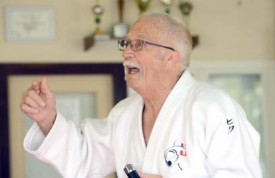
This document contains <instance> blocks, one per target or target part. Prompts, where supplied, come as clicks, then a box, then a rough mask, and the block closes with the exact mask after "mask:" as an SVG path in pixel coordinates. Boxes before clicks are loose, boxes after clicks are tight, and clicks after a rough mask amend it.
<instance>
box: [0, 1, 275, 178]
mask: <svg viewBox="0 0 275 178" xmlns="http://www.w3.org/2000/svg"><path fill="white" fill-rule="evenodd" d="M147 1H148V0H144V2H146V3H148V4H144V5H143V6H141V5H142V3H144V2H143V0H140V1H138V0H124V1H122V0H58V1H54V0H40V1H35V0H0V8H1V18H0V24H1V25H0V66H1V65H4V64H25V65H28V64H47V63H56V64H60V63H62V64H69V63H83V64H86V63H94V64H97V63H106V64H108V63H122V57H121V53H120V52H119V51H118V50H117V42H116V40H117V39H118V38H122V37H123V34H124V31H125V29H126V27H129V26H131V25H132V24H133V23H134V21H135V20H136V19H137V18H138V17H139V15H140V13H141V12H140V11H141V10H144V11H160V12H166V13H170V14H172V15H174V16H177V17H178V18H180V19H182V20H183V21H185V23H186V24H187V25H188V28H189V30H190V32H191V34H192V35H193V37H194V40H196V45H195V46H194V49H193V52H192V56H191V65H190V70H191V72H192V74H193V75H194V76H195V77H196V78H197V79H199V80H203V81H208V82H211V83H213V84H215V85H217V86H219V87H221V88H223V89H224V90H226V91H227V92H228V93H229V94H230V95H231V96H232V97H234V98H235V99H236V100H237V101H238V102H239V103H240V104H241V105H242V106H243V107H244V109H245V110H246V113H247V115H248V119H249V120H250V122H251V123H252V124H253V125H254V127H255V128H256V129H257V130H258V132H259V133H260V134H261V141H262V142H261V155H260V159H261V165H262V168H263V172H264V178H273V177H275V170H274V168H275V167H274V165H275V153H274V151H275V139H274V138H273V135H274V134H275V131H274V129H273V126H275V109H274V106H275V95H274V89H275V77H274V76H275V1H274V0H261V1H260V0H208V1H206V0H151V1H148V2H147ZM120 3H123V6H120V5H121V4H120ZM138 3H140V6H138ZM145 6H146V8H145ZM119 7H120V8H119ZM121 7H123V8H121ZM119 14H120V15H119ZM119 22H120V23H119ZM119 24H120V25H119ZM121 24H123V25H121ZM0 70H1V67H0ZM0 72H1V71H0ZM12 81H13V80H11V81H8V82H12ZM15 81H17V80H15ZM68 85H70V84H66V86H68ZM9 86H14V85H13V84H9ZM0 87H4V86H0ZM19 87H20V86H19ZM23 89H24V88H23ZM9 90H10V88H9ZM128 91H129V93H128V94H129V95H131V93H132V91H131V90H128ZM9 99H11V97H9ZM9 102H10V103H12V102H13V101H9ZM14 110H17V111H16V112H18V108H17V106H16V108H14V107H9V112H10V113H13V112H15V111H14ZM0 119H1V118H0ZM20 122H21V121H20ZM9 124H10V125H11V123H9ZM12 124H13V125H16V124H17V123H16V121H15V122H13V123H12ZM21 124H22V123H21ZM23 125H26V123H25V124H24V123H23ZM27 125H30V124H27ZM19 134H21V135H24V132H22V133H19ZM11 135H12V134H11ZM22 137H23V136H22ZM12 139H14V138H11V140H12ZM21 141H22V138H21V140H20V139H19V141H18V140H14V142H19V145H20V144H21ZM10 142H13V141H10ZM10 149H13V150H17V149H20V150H22V149H21V148H17V147H16V148H15V146H13V145H12V143H11V146H10ZM13 152H16V151H11V152H10V154H11V156H10V157H15V156H14V155H13ZM27 157H28V156H22V159H21V158H20V159H21V160H20V159H19V160H20V161H21V162H22V164H21V163H20V165H21V167H22V165H23V168H19V169H20V171H18V170H17V167H16V166H14V165H13V164H17V163H15V161H10V164H11V165H10V167H11V172H13V173H11V175H10V176H11V177H12V178H19V177H22V178H32V177H35V176H32V175H31V174H32V173H29V172H28V171H31V170H32V169H30V168H29V167H30V166H29V164H27V165H28V166H26V167H25V168H24V165H25V163H24V162H25V159H26V160H28V159H32V158H27ZM15 160H16V159H15ZM16 162H17V161H16ZM35 164H36V163H35ZM1 168H2V166H1ZM49 169H50V168H49ZM1 171H3V170H1ZM38 173H40V174H41V172H38ZM33 174H34V175H35V174H36V173H33ZM0 175H4V174H0ZM45 175H46V174H45ZM50 175H51V177H55V176H56V177H58V175H55V174H54V173H53V174H50Z"/></svg>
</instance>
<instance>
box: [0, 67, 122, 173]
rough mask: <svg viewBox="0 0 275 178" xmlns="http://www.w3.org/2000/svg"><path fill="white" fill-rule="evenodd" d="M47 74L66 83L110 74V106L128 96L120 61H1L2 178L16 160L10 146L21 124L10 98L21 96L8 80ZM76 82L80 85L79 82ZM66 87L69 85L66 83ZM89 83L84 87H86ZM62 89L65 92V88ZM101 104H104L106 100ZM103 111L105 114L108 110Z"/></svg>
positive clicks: (18, 150) (0, 144)
mask: <svg viewBox="0 0 275 178" xmlns="http://www.w3.org/2000/svg"><path fill="white" fill-rule="evenodd" d="M45 75H46V76H48V77H49V78H51V77H56V76H57V77H59V78H61V79H62V80H68V81H67V82H72V79H70V78H67V77H76V78H77V80H82V83H83V82H85V81H86V79H85V77H87V78H89V77H95V78H97V77H102V76H103V77H106V76H109V77H110V76H111V85H112V86H107V87H104V88H107V89H108V90H111V93H112V97H113V98H112V100H113V102H112V103H111V105H112V106H113V105H114V104H116V103H117V102H119V101H120V100H121V99H123V98H125V97H126V91H127V90H126V84H125V81H124V70H123V66H122V64H117V63H112V64H81V63H77V64H0V86H1V88H0V106H1V107H0V119H1V124H0V132H1V135H0V137H1V138H0V146H1V150H0V151H1V152H0V158H1V159H0V161H1V164H0V166H1V169H0V171H1V172H0V177H11V165H12V163H13V161H14V157H16V156H14V153H13V152H14V151H13V152H12V149H13V148H11V147H14V145H13V146H11V145H12V144H14V139H13V138H15V137H16V136H14V135H13V134H14V133H12V132H11V131H12V130H14V128H11V127H13V126H11V125H17V124H18V123H16V122H18V121H15V120H13V119H11V116H12V115H13V113H12V112H14V109H13V110H12V111H11V109H10V108H11V107H17V108H15V110H19V106H15V105H17V104H18V103H16V104H14V103H13V104H12V103H11V102H10V100H11V97H15V98H18V96H19V95H17V96H13V94H12V92H11V88H10V87H11V86H10V84H9V81H10V80H12V78H13V77H18V76H19V78H20V77H23V78H24V77H28V76H31V77H35V78H36V77H38V78H39V77H41V76H45ZM66 78H67V79H66ZM59 80H60V79H59ZM99 80H101V79H99ZM18 81H21V80H18ZM18 81H16V82H18ZM73 81H74V80H73ZM57 82H58V81H57ZM89 82H90V81H89ZM89 82H87V81H86V83H87V84H89ZM109 83H110V82H109ZM18 84H19V85H20V86H21V87H24V86H23V85H21V84H20V83H18ZM75 85H79V83H77V84H75ZM95 85H99V84H98V83H97V82H95ZM64 86H65V88H66V84H65V85H64ZM86 86H87V85H86ZM86 86H84V87H85V88H86ZM63 88H64V87H63ZM67 88H68V87H67ZM61 90H62V91H64V90H63V89H62V88H61ZM80 91H84V89H81V88H80ZM64 92H67V91H64ZM84 92H85V91H84ZM92 92H93V91H92ZM103 95H105V94H104V92H103ZM109 96H110V95H109ZM109 98H110V97H109ZM102 104H103V105H104V103H102ZM102 104H101V105H102ZM100 108H102V106H97V108H96V110H99V109H100ZM100 112H101V111H100ZM104 112H105V113H106V111H104ZM21 116H22V115H21ZM99 117H101V116H99ZM19 125H20V124H19ZM21 125H22V124H21ZM21 129H22V128H21ZM16 132H20V130H19V129H16ZM15 134H18V133H15ZM12 139H13V140H12ZM21 141H22V140H20V139H17V138H16V142H18V143H17V144H18V145H19V147H21V148H18V149H17V150H16V153H15V154H19V155H20V154H21V156H22V154H24V151H23V148H22V143H21ZM18 162H19V163H16V164H22V163H20V161H18ZM12 166H13V165H12ZM21 167H22V166H21ZM21 169H22V168H21ZM23 171H24V170H19V173H22V172H23ZM20 177H21V176H20Z"/></svg>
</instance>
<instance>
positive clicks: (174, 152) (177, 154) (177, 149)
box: [164, 141, 187, 170]
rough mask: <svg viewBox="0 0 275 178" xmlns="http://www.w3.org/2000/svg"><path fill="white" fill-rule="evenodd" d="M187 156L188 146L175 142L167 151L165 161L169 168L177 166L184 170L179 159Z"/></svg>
mask: <svg viewBox="0 0 275 178" xmlns="http://www.w3.org/2000/svg"><path fill="white" fill-rule="evenodd" d="M185 156H187V152H186V145H185V144H184V143H183V142H180V141H175V143H174V145H173V146H171V147H170V148H168V149H167V150H166V151H165V153H164V160H165V162H166V164H167V166H168V167H172V166H174V165H177V166H178V167H179V168H180V170H182V167H181V166H180V164H179V159H180V158H182V157H185Z"/></svg>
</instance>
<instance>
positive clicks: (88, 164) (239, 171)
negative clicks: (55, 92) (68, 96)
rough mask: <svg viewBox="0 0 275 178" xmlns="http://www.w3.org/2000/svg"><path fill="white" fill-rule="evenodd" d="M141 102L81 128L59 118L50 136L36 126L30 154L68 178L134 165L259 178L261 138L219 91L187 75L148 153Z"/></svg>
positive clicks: (170, 174) (181, 177) (172, 174)
mask: <svg viewBox="0 0 275 178" xmlns="http://www.w3.org/2000/svg"><path fill="white" fill-rule="evenodd" d="M143 107H144V103H143V100H142V97H141V96H139V95H135V96H131V97H129V98H126V99H124V100H123V101H121V102H120V103H118V104H117V105H116V106H115V107H114V108H113V109H112V111H111V112H110V114H109V116H108V118H107V119H86V120H84V121H83V123H82V126H81V128H76V126H75V125H74V124H73V123H72V122H71V121H70V120H66V119H65V118H63V116H62V115H61V114H58V115H57V118H56V121H55V123H54V125H53V127H52V129H51V131H50V132H49V134H48V135H47V136H46V138H45V137H44V136H43V133H42V132H41V131H40V129H39V127H38V125H36V124H34V125H33V126H32V127H31V129H30V130H29V131H28V133H27V135H26V137H25V140H24V147H25V149H26V150H27V151H28V152H30V153H32V154H34V155H35V156H36V157H38V158H39V159H41V160H42V161H45V162H47V163H49V164H51V165H53V166H54V167H55V168H56V169H57V170H58V171H59V172H60V173H61V174H62V176H63V177H66V178H88V177H89V178H103V177H105V176H106V175H108V174H109V173H111V172H114V171H116V172H117V175H118V177H119V178H126V177H127V176H126V175H125V173H124V171H123V168H124V166H125V165H126V164H129V163H131V164H133V165H134V166H135V167H136V168H137V170H138V171H141V172H144V173H150V174H159V175H161V176H162V177H164V178H261V177H262V175H261V169H260V165H259V159H258V158H259V142H260V139H259V135H258V133H257V132H256V131H255V130H254V128H253V127H252V126H251V125H250V123H249V122H248V121H247V119H246V115H245V113H244V111H243V110H242V109H241V107H240V106H239V105H238V104H237V103H236V102H235V101H233V100H232V99H231V98H230V97H229V96H228V95H226V94H225V93H224V92H222V91H221V90H219V89H217V88H215V87H213V86H211V85H208V84H205V83H202V82H198V81H196V80H194V79H193V78H192V76H191V74H190V73H189V72H188V71H185V72H184V73H183V75H182V76H181V78H180V79H179V80H178V82H177V83H176V85H175V86H174V88H173V90H172V91H171V93H170V94H169V96H168V98H167V99H166V101H165V103H164V105H163V107H162V109H161V111H160V113H159V115H158V117H157V120H156V122H155V125H154V127H153V130H152V132H151V135H150V139H149V142H148V144H147V146H146V145H145V142H144V137H143V132H142V110H143Z"/></svg>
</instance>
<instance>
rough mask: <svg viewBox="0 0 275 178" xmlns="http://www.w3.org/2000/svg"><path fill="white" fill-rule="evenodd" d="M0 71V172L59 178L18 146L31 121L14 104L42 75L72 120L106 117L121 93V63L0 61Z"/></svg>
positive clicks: (31, 177)
mask: <svg viewBox="0 0 275 178" xmlns="http://www.w3.org/2000/svg"><path fill="white" fill-rule="evenodd" d="M0 76H1V77H0V85H1V88H0V89H1V90H0V106H1V107H0V118H1V124H0V131H1V135H0V136H1V137H0V146H1V152H0V157H1V164H0V165H1V172H0V177H22V178H27V177H28V178H36V177H41V178H42V177H45V178H46V177H47V178H48V177H56V178H58V177H60V178H61V176H60V175H59V174H58V173H57V171H56V170H54V169H53V168H52V167H51V166H49V165H46V164H44V163H42V162H41V161H38V160H37V159H36V158H34V157H33V156H32V155H30V154H28V153H26V152H25V151H24V149H23V138H24V135H25V134H26V131H27V130H28V129H29V128H30V126H31V125H32V123H33V122H32V120H30V119H29V118H26V116H24V115H23V113H22V112H21V111H20V108H19V103H20V98H21V96H22V94H23V92H24V91H25V90H26V89H27V88H28V87H29V85H30V84H31V83H32V82H33V81H35V80H37V79H41V78H42V77H45V76H46V77H47V78H48V85H49V87H50V88H51V90H52V91H53V92H54V93H55V96H56V98H57V108H58V110H59V112H61V113H62V114H63V115H64V116H65V117H67V119H70V120H72V121H73V122H74V123H75V124H76V125H79V123H80V122H81V120H82V119H85V118H105V117H107V115H108V113H109V112H110V110H111V108H112V107H113V106H114V104H115V103H117V102H119V101H120V100H121V99H123V98H125V97H126V84H125V81H124V71H123V66H122V65H121V64H0ZM111 177H112V178H113V177H115V175H112V176H111Z"/></svg>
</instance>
